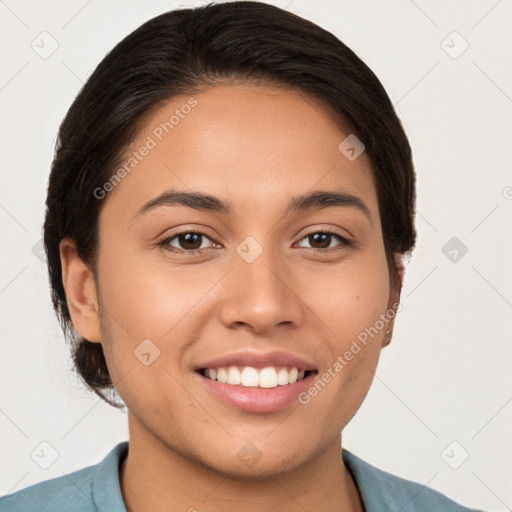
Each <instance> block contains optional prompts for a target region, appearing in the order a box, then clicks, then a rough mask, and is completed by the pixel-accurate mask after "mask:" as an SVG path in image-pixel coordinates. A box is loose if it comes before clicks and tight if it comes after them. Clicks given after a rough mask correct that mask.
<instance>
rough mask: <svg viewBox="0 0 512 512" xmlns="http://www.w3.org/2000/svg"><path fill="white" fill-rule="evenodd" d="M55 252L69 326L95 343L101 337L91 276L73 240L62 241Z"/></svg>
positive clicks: (95, 291) (94, 286) (96, 297)
mask: <svg viewBox="0 0 512 512" xmlns="http://www.w3.org/2000/svg"><path fill="white" fill-rule="evenodd" d="M59 250H60V259H61V264H62V283H63V285H64V290H65V293H66V301H67V304H68V309H69V313H70V315H71V320H72V322H73V327H74V328H75V330H76V331H77V332H78V333H79V334H80V335H81V336H82V337H83V338H85V339H86V340H88V341H91V342H97V343H99V342H101V340H102V336H101V329H100V322H99V314H98V311H99V307H98V296H97V290H96V283H95V282H94V276H93V273H92V271H91V270H90V269H89V267H87V265H86V264H85V263H84V262H83V261H82V260H81V259H80V257H79V256H78V254H77V251H76V244H75V242H74V240H72V239H70V238H64V239H63V240H61V242H60V245H59Z"/></svg>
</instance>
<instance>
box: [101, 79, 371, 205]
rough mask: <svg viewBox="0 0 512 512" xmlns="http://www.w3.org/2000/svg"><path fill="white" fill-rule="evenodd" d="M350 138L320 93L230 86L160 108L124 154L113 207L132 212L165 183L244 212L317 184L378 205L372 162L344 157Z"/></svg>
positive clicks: (178, 99)
mask: <svg viewBox="0 0 512 512" xmlns="http://www.w3.org/2000/svg"><path fill="white" fill-rule="evenodd" d="M348 135H350V134H349V133H347V132H345V131H343V130H342V129H341V128H340V126H339V123H337V122H336V120H335V119H334V118H333V116H332V114H331V113H330V112H329V111H328V110H327V109H326V108H325V107H324V106H323V105H322V104H321V103H320V102H318V101H317V100H315V99H313V98H311V97H309V96H306V95H304V94H301V93H299V92H296V91H292V90H289V89H280V88H275V87H263V86H249V85H229V86H218V87H214V88H210V89H206V90H203V91H202V92H199V93H197V94H193V95H191V96H187V95H181V96H176V97H174V98H172V99H171V100H169V101H167V102H166V103H165V104H163V105H161V106H160V107H159V108H158V109H156V110H155V111H154V112H153V113H152V114H151V115H149V116H147V117H146V119H145V120H144V124H143V127H142V128H141V129H140V131H139V133H138V135H137V137H136V138H135V140H134V141H133V143H132V144H131V145H130V146H129V148H128V149H127V151H126V152H125V154H124V158H123V163H122V164H121V165H124V169H125V171H126V172H124V173H123V176H124V177H123V178H122V180H120V181H119V183H117V184H116V185H115V187H114V188H113V191H112V192H109V194H110V197H109V201H108V202H109V203H110V202H111V203H113V204H112V205H111V207H114V206H116V208H122V209H123V210H124V211H125V213H126V214H127V215H129V214H130V213H134V212H135V211H136V210H137V209H138V207H140V205H141V204H142V203H144V202H145V201H148V200H150V199H151V198H153V197H155V196H156V195H158V194H160V193H162V192H163V191H164V190H165V189H182V190H184V191H190V190H194V191H202V192H205V193H208V194H210V195H214V196H217V197H223V198H226V199H228V200H229V202H230V203H232V204H235V205H237V207H238V208H240V209H246V210H249V209H250V207H251V206H252V208H253V209H254V208H256V209H259V210H261V209H269V208H270V206H271V205H274V206H276V207H278V206H280V205H284V200H285V199H286V200H287V199H288V198H289V197H292V196H297V195H300V194H304V193H305V192H306V191H309V190H316V189H319V190H320V189H322V190H326V189H343V190H345V191H346V192H348V193H352V194H354V195H357V196H359V197H361V198H363V199H364V201H365V203H366V204H367V205H368V207H369V208H370V209H375V208H376V193H375V189H374V182H373V174H372V171H371V165H370V160H369V158H368V157H367V155H366V154H365V153H364V152H363V153H362V154H361V155H360V156H359V157H358V158H357V159H355V160H349V159H348V158H347V157H346V156H345V154H344V153H343V152H342V151H340V148H339V146H340V144H341V143H343V141H344V140H345V139H346V138H347V136H348Z"/></svg>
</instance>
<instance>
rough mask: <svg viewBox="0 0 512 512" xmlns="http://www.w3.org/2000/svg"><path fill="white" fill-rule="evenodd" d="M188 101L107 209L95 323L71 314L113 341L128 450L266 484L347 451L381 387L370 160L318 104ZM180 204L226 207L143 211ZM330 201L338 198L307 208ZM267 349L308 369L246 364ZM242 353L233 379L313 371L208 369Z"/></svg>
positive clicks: (264, 98)
mask: <svg viewBox="0 0 512 512" xmlns="http://www.w3.org/2000/svg"><path fill="white" fill-rule="evenodd" d="M193 98H194V100H195V102H196V103H195V102H194V101H192V100H190V98H189V97H187V96H182V97H175V98H173V99H172V101H169V102H168V103H167V104H165V105H164V106H162V107H161V108H159V110H158V111H156V112H155V113H154V114H152V115H151V117H150V118H148V119H147V120H146V125H145V127H144V129H143V130H141V132H140V133H139V135H138V137H137V140H135V141H134V143H133V144H132V145H131V147H130V148H129V150H128V151H127V153H126V161H128V159H129V157H130V156H133V152H134V151H136V152H138V157H136V158H137V163H136V165H134V166H133V168H131V170H130V172H126V173H125V175H124V177H122V179H121V180H120V181H119V182H118V183H117V184H115V186H114V187H113V188H112V190H111V191H110V192H108V194H107V195H106V196H105V197H104V198H103V199H101V200H102V201H104V204H103V206H102V211H101V215H100V221H99V226H100V229H99V253H98V265H97V285H98V286H97V288H95V289H94V290H93V294H95V296H96V297H97V300H98V301H99V311H100V322H99V324H98V326H99V327H98V328H97V329H98V330H97V332H96V331H94V329H95V327H94V325H95V324H94V322H93V321H92V320H91V319H84V318H82V317H80V315H79V314H78V313H75V314H74V315H75V317H74V318H73V321H74V324H75V327H76V328H77V330H78V331H79V332H80V333H81V334H82V335H83V336H85V337H86V338H87V339H90V340H93V341H98V342H101V343H102V344H103V348H104V351H105V357H106V360H107V365H108V368H109V371H110V374H111V377H112V380H113V382H114V383H115V386H116V389H117V391H118V392H119V394H120V396H121V397H122V399H123V400H124V401H125V403H126V405H127V407H128V409H129V421H130V437H131V439H133V438H134V436H135V435H137V436H139V437H140V439H142V438H145V439H147V440H148V439H151V442H152V443H153V446H155V445H156V444H158V445H159V446H160V448H161V449H163V450H172V451H173V452H176V453H179V454H180V455H182V456H184V457H186V458H187V459H188V460H192V461H196V462H199V463H200V464H201V465H203V466H207V467H210V468H215V469H216V470H217V471H220V472H223V473H228V474H236V475H245V476H246V477H248V478H249V477H258V476H261V475H265V474H266V473H269V472H271V473H276V472H278V471H283V470H285V469H290V468H293V467H297V466H299V465H300V464H302V463H305V462H307V461H310V460H313V459H314V457H315V456H317V455H318V454H320V453H323V452H324V451H325V450H326V449H327V447H329V446H332V445H333V443H336V442H339V439H340V437H339V436H340V432H341V430H342V429H343V428H344V426H345V425H346V424H347V422H348V421H349V420H350V419H351V418H352V416H353V415H354V414H355V412H356V411H357V409H358V408H359V406H360V405H361V403H362V401H363V399H364V397H365V395H366V393H367V391H368V389H369V387H370V384H371V381H372V378H373V371H374V370H375V368H376V366H377V362H378V358H379V354H380V351H381V348H382V346H383V344H384V343H385V337H386V334H385V332H386V330H388V329H390V328H391V326H392V323H393V322H392V320H390V317H389V316H386V315H387V312H388V311H389V308H391V307H392V304H393V303H396V298H397V296H396V290H393V289H391V287H390V279H389V270H388V267H387V264H386V257H385V252H384V244H383V238H382V228H381V224H380V217H379V209H378V204H377V194H376V189H375V185H374V181H373V177H372V171H371V168H370V161H369V159H368V157H367V156H366V154H365V153H364V152H363V153H362V154H361V155H360V156H359V157H358V158H356V159H355V160H354V159H348V158H347V157H346V156H345V154H344V153H342V152H341V151H340V149H339V148H338V146H339V145H340V143H341V142H342V141H343V140H344V139H345V138H346V137H347V136H348V135H349V134H348V133H344V132H343V131H342V130H341V129H340V128H339V127H338V126H337V125H336V123H335V122H334V120H333V119H332V118H331V117H330V115H329V113H328V112H327V111H326V110H325V109H324V108H323V107H322V106H321V105H320V104H319V103H317V102H316V101H314V100H313V99H311V98H309V97H304V96H302V95H300V94H298V93H296V92H292V91H289V90H285V89H277V88H267V87H261V86H258V87H256V86H248V85H236V86H234V85H232V86H219V87H216V88H212V89H208V90H205V91H203V92H201V93H199V94H195V95H194V96H193ZM187 102H188V103H187ZM187 104H188V105H189V106H191V107H190V108H187V107H184V105H187ZM176 110H178V113H177V115H176V116H175V118H174V119H173V124H172V128H169V125H167V131H166V130H164V129H163V128H162V125H161V123H165V122H169V118H170V117H171V115H172V114H173V113H175V111H176ZM177 119H178V121H176V120H177ZM163 126H165V124H164V125H163ZM158 128H160V129H158ZM151 141H152V142H151ZM143 146H146V147H147V148H149V149H148V150H147V151H144V150H141V148H142V147H143ZM142 153H144V154H145V156H142ZM132 163H133V161H132ZM122 174H123V173H121V175H122ZM170 191H174V192H184V193H192V192H194V193H201V194H203V195H208V196H212V197H213V198H216V199H217V201H214V200H205V201H202V202H198V201H195V202H188V205H184V204H181V203H180V202H179V201H178V202H171V201H170V200H169V197H170V196H169V197H168V200H167V201H165V200H160V201H158V202H157V204H154V203H153V205H150V206H146V207H144V205H147V204H148V203H149V202H151V201H152V200H153V199H155V198H157V197H159V196H161V195H162V194H163V193H166V192H170ZM319 191H321V192H324V193H330V194H342V195H341V196H337V200H334V199H332V200H330V201H327V200H326V196H324V199H323V200H320V201H319V200H318V199H317V200H316V201H315V200H310V201H309V202H305V201H302V202H300V201H297V198H299V196H304V195H309V194H313V193H315V192H319ZM343 194H344V196H343ZM349 196H351V197H349ZM316 197H317V198H318V197H319V196H318V195H317V196H316ZM340 197H341V199H342V200H340ZM343 198H344V199H343ZM347 198H348V199H347ZM354 198H356V199H354ZM294 200H295V202H294ZM217 203H219V204H221V203H223V204H225V205H227V206H229V211H227V210H228V208H226V209H222V208H213V205H216V204H217ZM193 206H194V207H193ZM384 317H385V318H387V320H386V321H383V318H384ZM379 319H380V320H379ZM383 324H384V325H383ZM365 329H366V331H365ZM372 329H373V330H372ZM365 332H366V336H365V335H364V334H362V333H365ZM368 332H371V333H372V334H371V335H368ZM365 338H366V339H365ZM363 339H365V342H363V341H362V340H363ZM356 347H359V350H358V349H357V348H356ZM271 352H272V353H275V352H280V353H285V354H287V355H288V356H290V357H291V356H293V357H297V358H300V359H301V360H302V362H301V363H297V364H295V363H293V361H292V362H291V363H287V362H286V360H285V359H277V358H276V363H275V364H270V363H269V364H267V363H268V361H260V363H262V364H257V362H255V363H254V364H248V361H250V357H251V355H254V354H260V355H261V354H263V355H269V353H271ZM242 353H245V354H247V353H249V356H248V357H249V359H248V360H245V359H242V357H241V354H242ZM232 354H235V359H236V358H237V357H238V359H236V361H235V363H234V365H235V366H237V367H238V366H240V368H239V370H243V369H244V368H245V366H254V367H257V368H256V370H257V371H259V370H261V368H262V367H265V366H273V367H275V371H276V375H278V374H279V373H281V378H285V377H283V376H286V375H288V377H291V380H292V381H293V380H294V378H293V376H292V375H290V374H288V373H283V372H280V370H282V369H283V367H285V368H289V367H291V366H297V370H300V369H301V365H303V366H306V365H305V364H303V363H307V365H309V366H308V368H310V370H311V369H313V370H314V371H308V373H304V376H305V378H304V379H303V380H301V381H300V382H296V383H292V384H286V385H278V386H277V388H257V387H253V386H244V385H241V384H239V385H238V386H236V389H235V390H234V391H233V388H234V387H235V385H233V384H228V383H224V384H223V383H220V382H214V381H212V380H210V379H208V378H207V377H205V376H203V375H201V374H200V372H199V371H197V369H198V367H204V365H205V364H206V363H208V362H213V363H212V364H214V365H217V363H216V362H215V361H214V360H215V359H218V358H219V357H223V356H227V355H232ZM350 354H351V356H350ZM336 362H338V363H337V364H336ZM238 363H241V364H240V365H239V364H238ZM216 370H217V371H216V373H217V374H219V373H222V370H219V366H218V365H217V368H216ZM268 372H269V373H268V375H270V376H269V379H270V382H272V379H274V378H275V377H274V375H273V374H272V370H269V371H268ZM250 374H251V370H249V371H248V373H247V372H246V376H245V378H248V377H247V376H248V375H249V376H250ZM291 374H293V370H291ZM236 375H237V374H236V372H235V373H233V372H232V373H231V376H232V378H234V379H235V381H236V378H237V377H236ZM299 376H300V377H302V375H301V374H299ZM242 378H243V373H242ZM245 382H246V383H247V382H248V381H245ZM266 382H267V381H266ZM285 388H286V389H285ZM292 388H293V390H292V391H291V392H290V391H289V390H290V389H292ZM226 389H227V391H226ZM244 390H245V391H247V393H249V391H250V392H251V394H250V395H249V394H244ZM315 390H316V392H315ZM223 393H224V394H223ZM256 395H258V396H256ZM263 395H265V396H263ZM269 397H270V398H269ZM247 443H252V445H254V446H252V445H248V444H247ZM297 446H300V447H301V449H300V450H297ZM338 446H339V444H338ZM244 450H245V451H244ZM245 453H249V455H254V454H258V453H259V455H260V456H261V458H260V460H259V461H258V464H255V465H254V466H252V467H250V465H248V464H244V463H243V461H242V458H243V457H241V454H242V455H243V454H245Z"/></svg>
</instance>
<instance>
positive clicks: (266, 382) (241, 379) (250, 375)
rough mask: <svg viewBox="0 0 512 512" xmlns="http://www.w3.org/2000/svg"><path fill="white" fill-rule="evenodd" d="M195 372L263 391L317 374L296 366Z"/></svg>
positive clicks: (209, 377)
mask: <svg viewBox="0 0 512 512" xmlns="http://www.w3.org/2000/svg"><path fill="white" fill-rule="evenodd" d="M196 372H197V373H199V374H200V375H202V376H203V377H205V378H207V379H210V380H213V381H216V382H220V383H222V384H229V385H231V386H241V387H251V388H263V389H274V388H277V387H278V386H289V385H291V384H295V383H296V382H300V381H302V380H304V379H306V378H308V377H309V376H310V375H312V374H317V373H318V371H317V370H305V369H299V368H297V367H296V366H281V365H272V366H265V367H255V366H246V365H245V366H241V365H230V366H219V367H217V368H199V369H198V370H196Z"/></svg>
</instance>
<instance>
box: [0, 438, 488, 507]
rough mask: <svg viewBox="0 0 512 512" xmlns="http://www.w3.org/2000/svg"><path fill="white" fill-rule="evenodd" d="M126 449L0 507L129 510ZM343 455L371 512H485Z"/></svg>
mask: <svg viewBox="0 0 512 512" xmlns="http://www.w3.org/2000/svg"><path fill="white" fill-rule="evenodd" d="M127 453H128V441H123V442H121V443H119V444H117V445H116V446H115V447H114V448H112V450H111V451H110V452H109V453H108V454H107V455H106V456H105V458H104V459H103V460H102V461H101V462H100V463H99V464H96V465H94V466H88V467H86V468H83V469H79V470H78V471H74V472H73V473H69V474H68V475H64V476H60V477H56V478H52V479H50V480H46V481H44V482H39V483H38V484H34V485H31V486H29V487H26V488H25V489H21V490H20V491H17V492H15V493H12V494H8V495H6V496H3V497H2V498H0V511H1V512H61V511H62V512H126V508H125V505H124V501H123V496H122V494H121V487H120V484H119V468H120V466H121V463H122V462H123V460H124V458H125V457H126V455H127ZM342 458H343V462H344V463H345V466H346V467H347V468H348V470H349V471H350V473H351V474H352V477H353V478H354V481H355V482H356V484H357V486H358V488H359V491H360V493H361V496H362V499H363V503H364V506H365V509H366V512H392V511H393V512H426V511H428V512H483V511H481V510H477V509H470V508H466V507H463V506H462V505H459V504H457V503H456V502H454V501H452V500H451V499H449V498H447V497H446V496H444V495H443V494H441V493H439V492H437V491H434V490H433V489H430V488H428V487H425V486H423V485H421V484H418V483H415V482H412V481H410V480H405V479H403V478H400V477H398V476H395V475H392V474H390V473H387V472H385V471H382V470H381V469H378V468H376V467H374V466H372V465H370V464H368V463H367V462H365V461H363V460H361V459H360V458H359V457H357V456H355V455H354V454H352V453H351V452H349V451H348V450H346V449H343V450H342ZM191 506H193V504H192V505H191ZM314 512H316V511H314Z"/></svg>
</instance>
